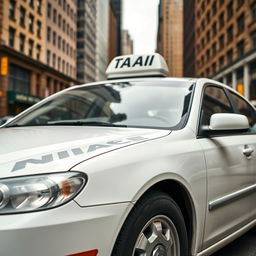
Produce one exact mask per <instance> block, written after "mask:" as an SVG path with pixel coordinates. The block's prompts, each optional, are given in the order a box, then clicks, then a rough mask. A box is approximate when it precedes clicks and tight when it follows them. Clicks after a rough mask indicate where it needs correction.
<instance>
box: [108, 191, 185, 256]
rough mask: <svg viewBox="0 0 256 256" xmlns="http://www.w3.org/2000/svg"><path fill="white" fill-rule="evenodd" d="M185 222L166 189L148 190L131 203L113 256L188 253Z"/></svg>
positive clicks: (179, 254)
mask: <svg viewBox="0 0 256 256" xmlns="http://www.w3.org/2000/svg"><path fill="white" fill-rule="evenodd" d="M187 255H188V239H187V232H186V226H185V222H184V219H183V216H182V213H181V211H180V209H179V207H178V205H177V204H176V203H175V202H174V201H173V200H172V199H171V198H170V197H169V196H168V195H167V194H165V193H161V192H151V193H149V194H147V195H146V196H145V197H143V198H142V199H141V200H140V201H139V202H138V204H137V205H136V206H135V207H134V209H133V211H132V213H131V214H130V215H129V217H128V219H127V221H126V222H125V224H124V226H123V228H122V230H121V232H120V235H119V237H118V239H117V242H116V244H115V247H114V250H113V253H112V256H187Z"/></svg>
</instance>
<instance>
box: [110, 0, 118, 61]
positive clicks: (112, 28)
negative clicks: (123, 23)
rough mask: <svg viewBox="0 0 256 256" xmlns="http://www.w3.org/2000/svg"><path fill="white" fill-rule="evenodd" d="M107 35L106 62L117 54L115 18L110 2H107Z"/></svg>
mask: <svg viewBox="0 0 256 256" xmlns="http://www.w3.org/2000/svg"><path fill="white" fill-rule="evenodd" d="M108 24H109V35H108V42H109V44H108V62H110V61H111V60H112V59H113V58H114V57H116V56H117V54H118V47H117V45H118V43H117V41H118V40H117V38H118V35H117V30H118V29H117V16H116V13H115V9H114V5H113V3H112V1H109V22H108Z"/></svg>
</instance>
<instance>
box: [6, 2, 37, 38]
mask: <svg viewBox="0 0 256 256" xmlns="http://www.w3.org/2000/svg"><path fill="white" fill-rule="evenodd" d="M10 3H11V2H10ZM9 10H10V9H9ZM9 18H11V19H12V20H15V13H14V12H12V11H10V12H9ZM26 18H28V30H29V32H31V33H34V26H35V25H36V35H37V37H38V38H41V30H42V23H41V21H39V20H37V21H36V22H35V17H34V15H33V14H31V13H29V14H28V16H27V15H26V9H25V8H24V7H23V6H20V8H19V25H21V26H22V27H23V28H26Z"/></svg>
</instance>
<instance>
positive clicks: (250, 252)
mask: <svg viewBox="0 0 256 256" xmlns="http://www.w3.org/2000/svg"><path fill="white" fill-rule="evenodd" d="M212 256H256V229H253V230H251V231H249V232H248V233H246V234H245V235H243V236H241V237H240V238H238V239H237V240H235V241H234V242H232V243H231V244H229V245H227V246H226V247H224V248H223V249H221V250H220V251H218V252H216V253H214V254H213V255H212Z"/></svg>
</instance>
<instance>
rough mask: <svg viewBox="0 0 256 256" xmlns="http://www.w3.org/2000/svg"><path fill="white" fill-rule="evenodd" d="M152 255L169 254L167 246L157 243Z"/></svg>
mask: <svg viewBox="0 0 256 256" xmlns="http://www.w3.org/2000/svg"><path fill="white" fill-rule="evenodd" d="M152 256H167V254H166V250H165V247H164V246H163V245H161V244H159V245H157V246H156V248H155V249H154V251H153V253H152Z"/></svg>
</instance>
